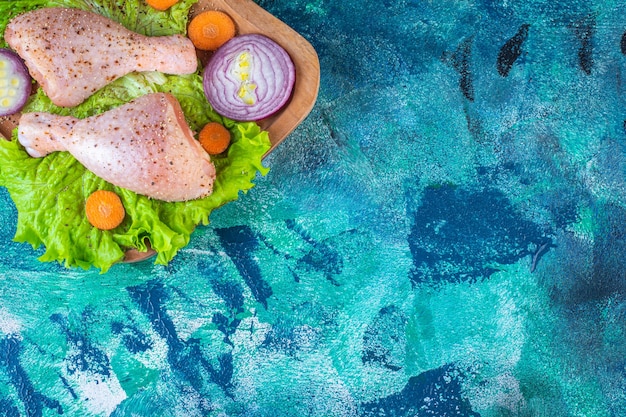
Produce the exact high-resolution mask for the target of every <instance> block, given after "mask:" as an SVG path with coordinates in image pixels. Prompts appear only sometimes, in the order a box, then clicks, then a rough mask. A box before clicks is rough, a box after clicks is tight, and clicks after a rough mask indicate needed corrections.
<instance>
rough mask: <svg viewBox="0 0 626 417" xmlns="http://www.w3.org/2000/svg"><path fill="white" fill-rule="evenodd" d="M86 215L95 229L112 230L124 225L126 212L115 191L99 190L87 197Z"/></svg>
mask: <svg viewBox="0 0 626 417" xmlns="http://www.w3.org/2000/svg"><path fill="white" fill-rule="evenodd" d="M85 215H86V216H87V220H89V223H91V225H92V226H93V227H97V228H98V229H100V230H111V229H115V228H116V227H117V226H119V225H120V224H122V221H123V220H124V217H125V215H126V211H125V210H124V205H123V204H122V200H120V197H119V196H118V195H117V194H115V193H114V192H113V191H107V190H98V191H96V192H93V193H91V194H90V195H89V197H87V201H86V202H85Z"/></svg>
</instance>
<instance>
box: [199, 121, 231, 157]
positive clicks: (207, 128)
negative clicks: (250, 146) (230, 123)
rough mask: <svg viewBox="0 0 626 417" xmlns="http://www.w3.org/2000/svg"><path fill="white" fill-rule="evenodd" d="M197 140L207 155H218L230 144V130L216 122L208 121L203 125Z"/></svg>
mask: <svg viewBox="0 0 626 417" xmlns="http://www.w3.org/2000/svg"><path fill="white" fill-rule="evenodd" d="M198 140H199V141H200V144H201V145H202V147H203V148H204V150H205V151H207V153H208V154H209V155H218V154H221V153H222V152H224V151H225V150H226V149H227V148H228V145H230V131H229V130H228V129H226V128H225V127H224V126H223V125H221V124H219V123H217V122H210V123H207V124H206V125H204V127H203V128H202V130H201V131H200V133H199V134H198Z"/></svg>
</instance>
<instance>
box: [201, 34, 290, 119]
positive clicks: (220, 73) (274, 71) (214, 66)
mask: <svg viewBox="0 0 626 417" xmlns="http://www.w3.org/2000/svg"><path fill="white" fill-rule="evenodd" d="M295 79H296V70H295V67H294V64H293V61H292V60H291V58H290V57H289V54H288V53H287V51H285V50H284V49H283V48H282V47H281V46H280V45H278V44H277V43H276V42H274V41H273V40H272V39H270V38H268V37H266V36H263V35H260V34H247V35H240V36H236V37H234V38H233V39H231V40H230V41H228V42H226V43H225V44H224V45H223V46H222V47H220V48H219V49H218V50H217V51H215V53H214V54H213V56H212V57H211V59H210V61H209V63H208V65H207V66H206V68H205V69H204V74H203V83H204V92H205V94H206V97H207V99H208V101H209V103H211V105H212V106H213V108H214V109H215V111H217V112H218V113H220V114H222V115H224V116H226V117H229V118H231V119H234V120H241V121H252V120H260V119H263V118H265V117H268V116H271V115H272V114H274V113H276V112H277V111H278V110H280V109H281V108H282V107H283V106H284V105H285V104H286V103H287V101H288V100H289V97H290V96H291V92H292V90H293V86H294V83H295Z"/></svg>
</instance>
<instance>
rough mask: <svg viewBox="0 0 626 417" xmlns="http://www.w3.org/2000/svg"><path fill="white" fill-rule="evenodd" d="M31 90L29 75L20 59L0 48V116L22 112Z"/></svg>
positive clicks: (9, 51)
mask: <svg viewBox="0 0 626 417" xmlns="http://www.w3.org/2000/svg"><path fill="white" fill-rule="evenodd" d="M31 88H32V85H31V79H30V74H29V73H28V69H27V68H26V65H24V61H22V58H20V57H19V55H18V54H16V53H15V52H13V51H11V50H10V49H5V48H0V116H8V115H11V114H14V113H17V112H19V111H20V110H22V108H23V107H24V105H25V104H26V100H27V99H28V97H29V96H30V92H31Z"/></svg>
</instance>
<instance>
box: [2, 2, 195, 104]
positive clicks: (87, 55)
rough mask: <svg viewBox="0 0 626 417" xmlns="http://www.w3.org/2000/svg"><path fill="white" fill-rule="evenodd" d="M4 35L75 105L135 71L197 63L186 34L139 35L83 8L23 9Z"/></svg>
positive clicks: (179, 69) (40, 77)
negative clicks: (29, 10) (26, 10)
mask: <svg viewBox="0 0 626 417" xmlns="http://www.w3.org/2000/svg"><path fill="white" fill-rule="evenodd" d="M4 39H5V40H6V41H7V43H8V44H9V46H10V47H11V48H13V49H14V50H15V52H17V53H18V55H20V57H22V59H23V60H24V61H25V63H26V66H27V67H28V70H29V72H30V74H31V76H32V77H33V78H34V79H35V80H36V81H37V82H38V83H39V84H40V85H41V87H42V88H43V90H44V92H45V93H46V94H47V95H48V97H50V99H51V100H52V102H53V103H54V104H56V105H57V106H61V107H72V106H76V105H78V104H80V103H82V102H83V101H84V100H85V99H87V98H88V97H89V96H91V95H92V94H93V93H95V92H96V91H97V90H99V89H100V88H102V87H104V86H105V85H107V84H108V83H110V82H112V81H113V80H115V79H117V78H119V77H122V76H124V75H126V74H128V73H131V72H135V71H137V72H141V71H160V72H164V73H166V74H190V73H193V72H195V71H196V69H197V65H198V60H197V56H196V52H195V48H194V46H193V44H192V43H191V41H190V40H189V39H188V38H186V37H184V36H181V35H172V36H155V37H148V36H144V35H140V34H138V33H135V32H132V31H130V30H128V29H126V28H125V27H124V26H122V25H120V24H119V23H117V22H114V21H113V20H110V19H108V18H106V17H104V16H101V15H99V14H96V13H92V12H88V11H84V10H79V9H68V8H60V7H51V8H43V9H38V10H34V11H31V12H27V13H24V14H21V15H19V16H17V17H15V18H13V19H12V20H11V21H10V22H9V24H8V25H7V27H6V31H5V33H4Z"/></svg>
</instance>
